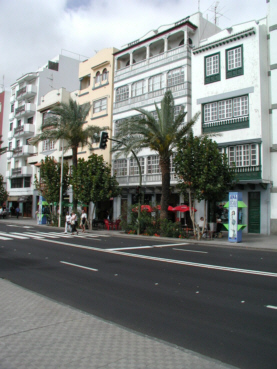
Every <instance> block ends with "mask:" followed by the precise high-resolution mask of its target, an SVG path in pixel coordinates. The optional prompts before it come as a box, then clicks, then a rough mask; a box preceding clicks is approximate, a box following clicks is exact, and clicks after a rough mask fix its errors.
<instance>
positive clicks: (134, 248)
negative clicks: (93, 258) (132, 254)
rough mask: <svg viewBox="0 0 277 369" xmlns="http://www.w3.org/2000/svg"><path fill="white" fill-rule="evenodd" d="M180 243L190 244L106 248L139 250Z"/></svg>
mask: <svg viewBox="0 0 277 369" xmlns="http://www.w3.org/2000/svg"><path fill="white" fill-rule="evenodd" d="M178 245H188V243H178V244H176V243H172V244H171V243H169V244H167V245H152V246H130V247H117V248H114V249H106V250H109V251H116V250H119V251H120V250H138V249H154V248H156V247H157V248H161V247H170V246H178Z"/></svg>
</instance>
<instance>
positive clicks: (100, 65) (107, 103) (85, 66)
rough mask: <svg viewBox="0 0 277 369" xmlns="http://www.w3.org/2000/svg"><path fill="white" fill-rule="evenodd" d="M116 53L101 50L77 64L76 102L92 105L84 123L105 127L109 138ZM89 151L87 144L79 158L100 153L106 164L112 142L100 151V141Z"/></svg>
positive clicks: (111, 49)
mask: <svg viewBox="0 0 277 369" xmlns="http://www.w3.org/2000/svg"><path fill="white" fill-rule="evenodd" d="M115 52H117V49H115V48H108V49H103V50H100V51H99V52H97V54H96V55H94V56H93V57H91V58H90V59H88V60H85V61H83V62H82V63H80V68H79V80H80V90H79V95H78V103H79V104H80V105H82V104H85V103H90V104H91V109H90V111H89V114H88V117H87V122H86V125H95V126H98V127H108V128H107V132H108V133H109V137H111V134H112V110H113V80H114V58H113V54H114V53H115ZM92 149H93V151H92V150H90V149H89V148H88V147H85V148H80V152H79V157H81V158H85V159H87V158H88V156H89V155H91V154H92V153H95V154H97V155H103V158H104V160H105V161H106V162H107V163H109V164H110V163H111V157H110V149H111V142H110V141H108V143H107V149H106V150H100V149H99V144H98V143H97V144H95V145H94V147H93V148H92Z"/></svg>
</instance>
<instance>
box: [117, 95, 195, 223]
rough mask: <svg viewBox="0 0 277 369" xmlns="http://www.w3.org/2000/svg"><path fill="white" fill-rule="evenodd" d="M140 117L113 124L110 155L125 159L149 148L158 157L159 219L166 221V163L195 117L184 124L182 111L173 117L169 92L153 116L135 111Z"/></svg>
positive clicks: (167, 170)
mask: <svg viewBox="0 0 277 369" xmlns="http://www.w3.org/2000/svg"><path fill="white" fill-rule="evenodd" d="M135 110H136V111H137V112H139V113H140V115H137V116H135V117H132V118H131V119H126V120H122V121H120V122H119V123H118V124H117V127H116V135H115V137H114V138H115V139H116V140H118V142H116V143H115V144H114V145H113V149H112V151H113V152H117V151H119V152H122V153H124V154H125V155H126V156H127V155H129V154H130V153H131V152H132V150H133V151H134V152H135V153H136V154H137V153H139V152H140V151H141V150H142V149H144V148H150V149H151V150H153V151H154V152H156V153H157V154H158V155H159V164H160V168H161V174H162V197H161V219H166V218H167V217H168V203H169V194H170V159H171V157H172V155H173V153H174V151H175V149H176V147H177V143H178V142H179V140H180V139H181V138H183V137H185V136H186V135H187V133H188V132H189V131H190V129H191V127H192V126H193V125H194V123H195V122H196V120H197V117H198V115H199V114H196V115H195V116H194V118H193V119H191V120H190V121H189V122H188V123H184V118H185V116H186V114H187V113H186V112H184V109H182V110H181V112H180V113H179V114H178V115H177V116H176V117H175V105H174V98H173V95H172V92H171V91H170V90H168V91H166V93H165V95H164V97H163V99H162V101H161V107H160V108H159V107H158V106H157V104H156V103H155V113H150V112H148V111H146V110H144V109H135Z"/></svg>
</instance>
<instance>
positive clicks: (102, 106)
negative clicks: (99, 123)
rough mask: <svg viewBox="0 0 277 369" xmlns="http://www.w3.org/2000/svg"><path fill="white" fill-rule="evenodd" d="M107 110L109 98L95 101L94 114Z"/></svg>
mask: <svg viewBox="0 0 277 369" xmlns="http://www.w3.org/2000/svg"><path fill="white" fill-rule="evenodd" d="M106 110H107V98H106V97H105V98H103V99H99V100H95V101H93V114H96V113H100V112H101V111H106Z"/></svg>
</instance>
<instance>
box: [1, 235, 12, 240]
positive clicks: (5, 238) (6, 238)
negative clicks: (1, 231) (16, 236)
mask: <svg viewBox="0 0 277 369" xmlns="http://www.w3.org/2000/svg"><path fill="white" fill-rule="evenodd" d="M0 240H3V241H11V240H12V238H8V237H3V236H0Z"/></svg>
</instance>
